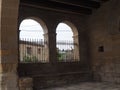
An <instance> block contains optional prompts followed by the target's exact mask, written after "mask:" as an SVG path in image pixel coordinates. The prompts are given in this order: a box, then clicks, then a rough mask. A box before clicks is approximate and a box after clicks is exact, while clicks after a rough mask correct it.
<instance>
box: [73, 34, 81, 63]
mask: <svg viewBox="0 0 120 90" xmlns="http://www.w3.org/2000/svg"><path fill="white" fill-rule="evenodd" d="M73 40H74V50H73V51H74V59H75V60H78V61H79V60H80V52H79V49H80V46H79V36H78V35H74V36H73Z"/></svg>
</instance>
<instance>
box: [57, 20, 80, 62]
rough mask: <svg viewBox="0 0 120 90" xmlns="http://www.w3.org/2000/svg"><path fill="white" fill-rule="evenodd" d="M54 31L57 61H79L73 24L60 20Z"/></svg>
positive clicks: (76, 33) (77, 42) (76, 36)
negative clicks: (55, 34)
mask: <svg viewBox="0 0 120 90" xmlns="http://www.w3.org/2000/svg"><path fill="white" fill-rule="evenodd" d="M56 33H57V37H56V38H57V44H56V48H57V59H58V61H62V62H72V61H79V41H78V32H77V29H76V28H75V26H74V25H73V24H72V23H70V22H68V21H65V22H61V23H59V24H58V26H57V28H56Z"/></svg>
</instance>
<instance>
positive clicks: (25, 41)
mask: <svg viewBox="0 0 120 90" xmlns="http://www.w3.org/2000/svg"><path fill="white" fill-rule="evenodd" d="M46 30H47V28H46V26H45V24H44V23H43V22H41V20H37V19H33V18H32V19H31V18H29V19H24V20H23V21H22V22H21V24H20V27H19V57H20V58H19V59H20V62H24V63H26V62H27V63H28V62H29V63H31V62H32V63H33V62H42V63H43V62H48V57H47V56H48V46H47V44H46V41H47V40H46V38H45V37H44V34H45V33H47V32H46Z"/></svg>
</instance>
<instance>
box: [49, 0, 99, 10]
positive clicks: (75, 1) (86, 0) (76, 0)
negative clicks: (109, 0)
mask: <svg viewBox="0 0 120 90" xmlns="http://www.w3.org/2000/svg"><path fill="white" fill-rule="evenodd" d="M50 1H54V2H59V3H64V4H68V5H74V6H81V7H87V8H99V7H100V2H96V1H91V0H69V1H68V0H50Z"/></svg>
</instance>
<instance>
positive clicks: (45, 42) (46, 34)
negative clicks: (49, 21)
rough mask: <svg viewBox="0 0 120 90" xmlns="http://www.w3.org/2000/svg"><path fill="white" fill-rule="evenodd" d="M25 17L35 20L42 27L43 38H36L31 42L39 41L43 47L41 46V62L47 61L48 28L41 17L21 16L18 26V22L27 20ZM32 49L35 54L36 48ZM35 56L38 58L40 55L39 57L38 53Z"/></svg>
mask: <svg viewBox="0 0 120 90" xmlns="http://www.w3.org/2000/svg"><path fill="white" fill-rule="evenodd" d="M27 19H31V20H34V21H35V22H37V23H38V24H39V25H40V26H41V27H42V30H43V37H44V39H43V40H40V39H39V40H40V41H39V40H38V39H37V40H36V41H33V42H36V43H38V44H39V42H41V44H42V45H43V47H44V48H42V53H44V55H42V59H44V60H42V62H49V57H48V55H49V52H48V50H49V46H48V45H47V42H48V40H49V39H48V28H47V25H46V23H45V22H44V21H43V20H42V19H40V18H37V17H27V18H23V19H21V20H20V21H21V22H19V27H20V24H21V23H22V21H24V20H27ZM19 35H20V32H19ZM30 40H32V39H30ZM31 42H32V41H31ZM19 44H20V43H19ZM19 46H20V45H19ZM19 48H20V47H19ZM33 48H35V47H33ZM34 50H35V51H34V53H35V54H36V52H37V49H34ZM39 50H40V49H39ZM19 53H20V54H21V52H19ZM34 56H35V55H34ZM36 56H37V57H38V58H39V59H40V57H39V56H40V55H36ZM20 57H23V55H20ZM40 60H41V59H40Z"/></svg>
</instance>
